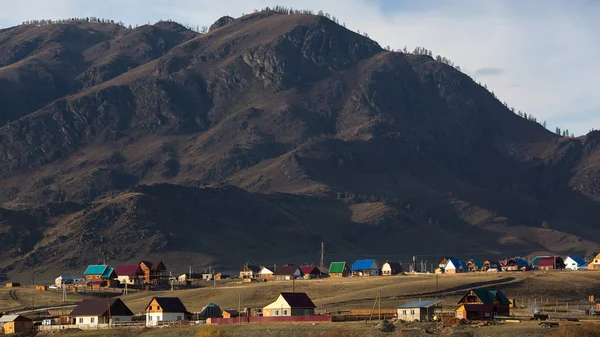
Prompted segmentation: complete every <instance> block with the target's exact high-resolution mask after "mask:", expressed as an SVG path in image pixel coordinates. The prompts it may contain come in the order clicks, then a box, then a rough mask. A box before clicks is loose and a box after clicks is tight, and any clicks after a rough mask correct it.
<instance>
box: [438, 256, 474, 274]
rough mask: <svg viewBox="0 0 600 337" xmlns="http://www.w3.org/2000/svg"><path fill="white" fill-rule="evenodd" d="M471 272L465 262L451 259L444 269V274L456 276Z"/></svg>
mask: <svg viewBox="0 0 600 337" xmlns="http://www.w3.org/2000/svg"><path fill="white" fill-rule="evenodd" d="M467 271H469V267H467V264H466V263H465V262H464V261H463V260H459V259H455V258H449V259H448V263H446V266H445V267H444V273H447V274H455V273H463V272H467Z"/></svg>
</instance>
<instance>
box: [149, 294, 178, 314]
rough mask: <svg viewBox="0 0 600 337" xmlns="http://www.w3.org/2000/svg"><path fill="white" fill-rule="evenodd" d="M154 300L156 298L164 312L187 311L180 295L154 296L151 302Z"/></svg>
mask: <svg viewBox="0 0 600 337" xmlns="http://www.w3.org/2000/svg"><path fill="white" fill-rule="evenodd" d="M153 300H156V302H157V303H158V305H159V306H160V308H161V309H162V312H187V309H186V308H185V305H183V303H182V302H181V300H180V299H179V297H154V298H153V299H152V300H150V303H152V301H153ZM150 303H148V305H147V306H146V310H148V307H149V306H150Z"/></svg>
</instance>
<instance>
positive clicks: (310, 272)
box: [300, 266, 324, 280]
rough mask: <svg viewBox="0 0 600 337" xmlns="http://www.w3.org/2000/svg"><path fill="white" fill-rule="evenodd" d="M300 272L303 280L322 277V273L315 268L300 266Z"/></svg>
mask: <svg viewBox="0 0 600 337" xmlns="http://www.w3.org/2000/svg"><path fill="white" fill-rule="evenodd" d="M300 270H301V271H302V274H303V275H304V279H305V280H310V279H315V278H321V277H324V275H323V273H321V270H319V268H317V267H316V266H302V267H300Z"/></svg>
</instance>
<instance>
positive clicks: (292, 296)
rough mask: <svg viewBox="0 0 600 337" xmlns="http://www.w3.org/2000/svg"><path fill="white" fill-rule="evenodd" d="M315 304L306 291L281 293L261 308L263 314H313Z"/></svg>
mask: <svg viewBox="0 0 600 337" xmlns="http://www.w3.org/2000/svg"><path fill="white" fill-rule="evenodd" d="M315 308H316V306H315V304H314V303H313V302H312V300H311V299H310V297H308V295H306V293H281V294H280V295H279V297H278V298H277V300H275V302H273V303H271V304H269V305H267V306H266V307H264V308H263V310H262V312H263V316H313V315H314V314H315Z"/></svg>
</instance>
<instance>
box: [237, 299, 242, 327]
mask: <svg viewBox="0 0 600 337" xmlns="http://www.w3.org/2000/svg"><path fill="white" fill-rule="evenodd" d="M238 324H242V293H238Z"/></svg>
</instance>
